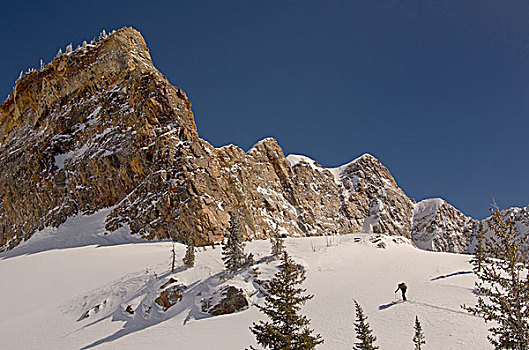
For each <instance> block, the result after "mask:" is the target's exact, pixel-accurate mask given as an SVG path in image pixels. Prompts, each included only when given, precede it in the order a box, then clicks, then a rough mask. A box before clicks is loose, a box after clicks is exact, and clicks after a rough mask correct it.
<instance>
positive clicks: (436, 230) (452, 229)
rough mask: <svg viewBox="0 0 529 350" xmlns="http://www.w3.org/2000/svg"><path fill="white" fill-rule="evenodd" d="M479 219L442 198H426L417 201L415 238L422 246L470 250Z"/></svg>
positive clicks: (461, 251) (414, 225) (434, 249)
mask: <svg viewBox="0 0 529 350" xmlns="http://www.w3.org/2000/svg"><path fill="white" fill-rule="evenodd" d="M478 223H479V222H478V221H477V220H474V219H472V218H471V217H468V216H466V215H465V214H463V213H462V212H460V211H459V210H457V209H456V208H454V207H453V206H451V205H450V204H448V203H446V202H445V201H444V200H442V199H440V198H432V199H425V200H423V201H421V202H419V203H417V204H415V208H414V211H413V231H412V238H413V241H414V242H415V244H416V245H417V246H418V247H419V248H421V249H426V250H433V251H443V252H453V253H468V252H469V247H470V244H471V242H472V240H473V239H474V237H475V233H476V232H477V231H476V230H477V229H479V227H478V226H479V225H478Z"/></svg>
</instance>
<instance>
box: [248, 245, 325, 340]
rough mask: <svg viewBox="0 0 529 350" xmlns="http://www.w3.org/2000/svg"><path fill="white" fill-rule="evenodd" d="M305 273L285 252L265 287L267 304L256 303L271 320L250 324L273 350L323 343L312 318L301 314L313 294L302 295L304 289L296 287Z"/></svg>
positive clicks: (252, 329) (256, 334)
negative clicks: (312, 325)
mask: <svg viewBox="0 0 529 350" xmlns="http://www.w3.org/2000/svg"><path fill="white" fill-rule="evenodd" d="M305 274H306V271H305V270H302V269H301V267H300V266H299V265H297V264H296V263H294V261H293V260H292V258H291V257H290V256H289V255H288V253H287V252H286V251H285V252H283V255H282V256H281V264H280V265H279V271H278V272H277V273H276V274H275V275H274V278H273V279H272V281H270V283H269V284H268V287H267V288H266V296H265V303H264V306H259V305H258V306H257V307H258V308H259V309H260V310H261V311H262V312H263V313H264V314H265V315H266V316H268V317H269V318H270V319H271V322H264V321H260V322H259V323H258V324H256V323H254V324H253V326H252V327H250V330H251V331H252V333H253V334H255V338H256V340H257V343H258V344H259V345H261V346H263V347H264V348H266V349H270V350H283V349H289V350H311V349H314V348H315V347H316V346H317V345H318V344H321V343H323V339H322V338H321V336H320V335H319V334H316V335H313V334H312V333H313V330H312V329H310V328H309V324H310V320H309V319H308V318H307V317H306V316H302V315H299V310H300V309H301V305H303V304H305V303H306V302H307V300H310V299H312V297H313V295H303V293H304V292H305V291H306V290H305V289H303V288H296V286H297V285H300V284H302V283H303V281H305V278H306V277H305ZM252 349H253V348H252Z"/></svg>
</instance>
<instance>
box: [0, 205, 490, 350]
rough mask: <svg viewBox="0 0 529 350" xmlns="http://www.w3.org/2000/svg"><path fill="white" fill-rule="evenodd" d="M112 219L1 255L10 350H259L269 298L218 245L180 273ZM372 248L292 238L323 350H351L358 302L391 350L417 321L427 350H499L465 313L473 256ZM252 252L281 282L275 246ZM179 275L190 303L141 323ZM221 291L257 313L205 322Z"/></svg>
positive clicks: (254, 246)
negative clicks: (229, 268) (231, 289)
mask: <svg viewBox="0 0 529 350" xmlns="http://www.w3.org/2000/svg"><path fill="white" fill-rule="evenodd" d="M108 210H110V209H108ZM108 210H106V211H101V212H98V213H95V214H93V215H90V216H82V215H79V216H77V217H74V218H71V219H69V220H68V221H67V222H66V223H65V224H64V225H62V226H61V227H59V228H58V229H45V230H43V231H41V232H39V233H38V234H36V235H35V236H34V238H32V239H30V240H29V241H28V242H25V243H24V244H23V245H21V246H19V247H17V248H15V249H14V250H12V251H10V252H6V253H2V254H0V281H2V288H0V310H2V312H1V313H0V339H2V349H41V348H42V347H45V348H54V349H92V348H97V349H100V348H101V349H145V348H152V349H166V348H167V349H169V348H174V347H175V344H178V346H177V347H178V348H181V349H221V350H222V349H230V350H231V349H244V348H246V347H248V346H249V345H252V344H253V345H254V346H256V345H255V339H254V336H253V334H252V333H251V332H250V331H249V329H248V327H249V326H251V325H252V323H253V322H256V321H258V320H260V319H263V320H265V319H266V318H265V316H264V315H263V314H261V313H260V312H259V311H258V309H257V308H256V307H255V306H254V305H253V304H255V303H262V295H261V294H259V293H258V292H257V291H255V286H253V285H252V283H251V281H249V280H248V278H247V276H245V274H244V273H241V274H238V275H236V276H235V277H234V278H233V279H232V280H227V281H225V280H223V279H220V277H221V276H223V275H224V272H223V265H222V261H221V249H220V247H217V248H216V249H211V248H210V247H208V248H207V250H206V251H204V250H202V249H199V250H198V251H197V252H196V262H197V263H196V266H195V267H194V268H192V269H187V270H185V269H183V268H182V267H180V268H178V269H177V271H176V272H175V273H174V274H171V273H170V271H169V268H170V257H171V243H170V242H144V241H141V240H139V239H137V238H134V237H130V236H127V234H128V232H127V231H126V230H124V229H123V231H121V232H117V233H116V234H114V233H112V234H105V231H104V219H105V218H106V215H107V213H108ZM370 238H372V236H370V235H366V234H357V235H345V236H339V237H335V239H334V240H331V242H333V243H332V244H331V245H330V246H328V242H329V241H328V240H327V239H326V238H325V237H312V238H290V239H287V240H286V248H287V250H288V251H289V252H290V253H291V254H292V256H293V257H294V259H295V260H296V262H298V263H300V264H302V265H303V266H304V268H305V269H306V270H307V280H306V282H305V284H304V285H303V287H304V288H306V289H307V293H310V294H313V295H314V298H313V299H312V300H310V301H308V302H307V304H306V305H305V306H304V307H303V309H302V312H303V313H304V314H306V315H307V316H308V317H309V318H310V319H311V320H312V321H311V328H313V329H314V330H315V332H317V333H320V334H321V335H322V336H323V338H324V339H325V343H324V344H323V345H321V346H319V347H318V349H323V350H324V349H329V350H340V349H351V348H352V346H353V344H354V342H355V338H354V337H355V333H354V322H355V314H354V305H353V299H355V300H357V301H358V302H359V303H360V304H361V305H362V307H363V309H364V311H365V313H366V315H367V317H368V321H369V323H370V325H371V328H372V329H373V333H374V334H375V335H376V336H377V342H376V344H377V345H379V346H380V348H381V349H406V348H412V338H413V325H414V320H415V316H416V315H417V316H418V317H419V320H420V321H421V323H422V325H423V329H424V333H425V336H426V341H427V344H426V347H427V348H428V349H490V348H491V347H490V345H489V344H488V342H487V339H486V336H487V327H488V326H489V325H486V324H485V323H484V322H483V321H482V320H481V319H479V318H477V317H474V316H472V315H469V314H468V313H466V312H465V311H464V310H462V309H461V308H460V305H462V304H467V305H472V304H474V303H475V295H474V294H473V283H474V276H473V274H472V273H471V272H470V269H471V266H470V265H469V259H470V256H468V255H457V254H449V253H432V252H426V251H421V250H419V249H416V248H414V247H412V246H411V245H409V244H407V243H405V242H404V243H403V242H400V241H394V240H393V239H392V237H384V238H383V239H384V240H385V242H386V244H387V248H386V249H380V248H377V247H376V244H374V243H372V242H371V241H373V240H372V239H370ZM50 249H52V250H50ZM246 251H247V252H252V253H253V254H254V255H255V258H256V261H258V262H259V263H258V266H259V270H260V272H261V275H260V276H259V277H258V278H259V279H269V278H271V277H272V276H273V274H274V273H275V271H276V266H277V263H269V261H268V257H269V251H270V247H269V242H268V241H253V242H249V243H248V244H247V246H246ZM176 252H177V256H178V257H179V258H178V260H177V262H178V263H179V264H181V258H182V257H183V256H184V252H185V246H183V245H180V244H177V245H176ZM169 276H172V277H174V278H176V279H177V280H178V282H179V283H183V284H185V285H186V286H187V289H186V290H185V292H184V294H183V298H182V301H180V302H179V303H177V304H176V305H175V306H173V307H172V308H170V309H169V310H168V311H167V312H163V311H161V310H160V309H159V308H152V309H151V310H150V311H149V313H148V316H147V317H143V315H144V314H142V312H143V311H142V310H144V308H148V307H149V306H152V303H151V304H148V303H147V301H148V300H152V299H153V298H154V297H156V295H155V293H156V291H157V289H158V285H159V284H160V283H161V282H160V281H162V280H163V279H164V278H165V279H167V278H168V277H169ZM402 281H406V283H407V284H408V287H409V288H408V293H407V296H408V299H409V301H407V302H402V301H399V299H400V293H396V294H395V293H394V291H395V288H396V286H397V284H398V283H400V282H402ZM223 284H231V285H235V286H237V287H238V288H243V289H245V290H246V291H248V292H249V294H250V293H251V294H252V295H251V296H250V297H249V300H250V304H251V306H250V307H249V308H248V309H246V310H244V311H241V312H238V313H235V314H232V315H223V316H215V317H213V316H211V315H208V314H205V313H203V312H202V311H201V309H200V300H201V296H204V295H207V293H210V292H211V291H214V290H215V289H216V288H218V287H219V286H221V285H223ZM252 288H253V289H252ZM252 290H253V292H252ZM198 294H199V295H198ZM127 305H132V307H133V309H134V310H135V314H134V315H133V316H131V315H129V314H127V313H125V312H124V309H125V308H126V307H127ZM96 306H97V307H96ZM87 311H88V313H89V317H87V318H85V317H84V314H85V313H86V312H87Z"/></svg>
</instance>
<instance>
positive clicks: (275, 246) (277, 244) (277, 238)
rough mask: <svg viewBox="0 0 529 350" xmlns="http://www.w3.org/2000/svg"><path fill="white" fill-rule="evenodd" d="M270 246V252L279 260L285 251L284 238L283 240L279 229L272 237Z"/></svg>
mask: <svg viewBox="0 0 529 350" xmlns="http://www.w3.org/2000/svg"><path fill="white" fill-rule="evenodd" d="M270 246H271V249H270V252H271V254H272V255H273V256H274V257H275V258H279V257H280V256H281V255H282V254H283V252H284V250H285V247H284V244H283V238H281V235H280V234H279V230H278V229H277V228H276V229H275V230H274V232H273V233H272V235H271V236H270Z"/></svg>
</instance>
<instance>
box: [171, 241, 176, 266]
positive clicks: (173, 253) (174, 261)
mask: <svg viewBox="0 0 529 350" xmlns="http://www.w3.org/2000/svg"><path fill="white" fill-rule="evenodd" d="M175 263H176V251H175V249H174V242H173V245H172V249H171V272H173V273H174V268H175Z"/></svg>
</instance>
